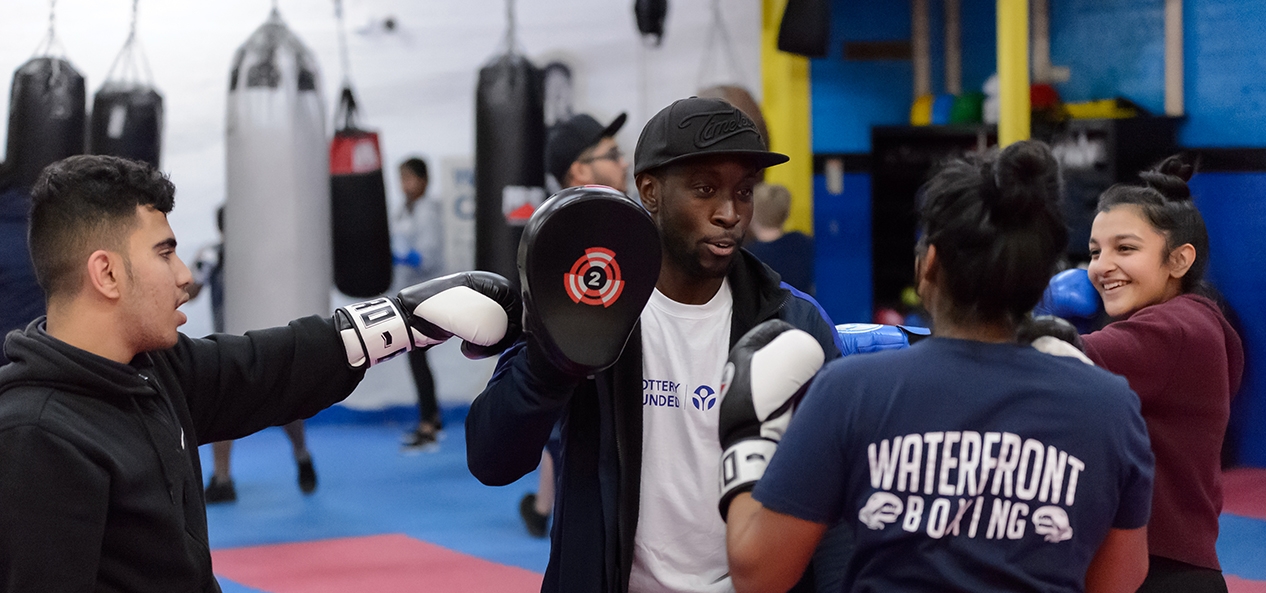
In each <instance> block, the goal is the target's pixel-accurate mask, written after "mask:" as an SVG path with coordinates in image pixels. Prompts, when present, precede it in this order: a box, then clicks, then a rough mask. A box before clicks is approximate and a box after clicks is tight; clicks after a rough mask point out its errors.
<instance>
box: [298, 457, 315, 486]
mask: <svg viewBox="0 0 1266 593" xmlns="http://www.w3.org/2000/svg"><path fill="white" fill-rule="evenodd" d="M298 464H299V490H302V491H303V493H304V494H312V492H313V491H314V490H316V487H317V477H316V468H315V467H312V457H308V458H307V459H304V460H303V461H300V462H298Z"/></svg>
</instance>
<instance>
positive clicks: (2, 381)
mask: <svg viewBox="0 0 1266 593" xmlns="http://www.w3.org/2000/svg"><path fill="white" fill-rule="evenodd" d="M43 327H44V319H43V318H40V319H37V320H36V321H35V322H33V323H32V324H31V325H30V326H28V327H27V328H26V330H24V331H14V332H12V333H10V334H9V336H8V337H7V339H6V341H5V353H6V354H7V355H8V357H9V359H10V360H12V361H13V362H12V363H10V364H8V365H5V366H4V367H0V592H10V591H13V592H17V591H22V592H28V591H40V592H55V591H128V592H138V593H139V592H150V591H153V592H162V593H175V592H183V591H204V592H205V591H212V592H215V591H219V590H220V587H219V585H218V584H217V583H216V581H215V577H214V576H212V573H211V552H210V548H209V547H208V544H207V520H206V505H205V503H204V501H203V498H202V496H203V494H202V492H203V491H202V487H203V486H202V466H201V463H200V460H199V458H198V445H201V444H204V443H209V442H214V441H221V440H229V439H236V438H241V437H244V436H246V435H248V434H251V433H253V432H256V431H258V430H261V429H263V428H265V427H268V426H277V425H282V424H285V423H287V422H290V421H292V420H295V419H298V418H307V417H310V416H312V415H313V414H316V413H317V412H318V411H320V410H322V409H324V408H326V407H328V406H330V405H332V404H334V403H336V402H338V401H340V400H342V399H343V398H345V397H347V395H348V394H350V393H351V392H352V389H354V388H355V387H356V384H357V383H358V382H359V381H360V379H361V377H363V376H364V372H363V371H352V370H349V369H348V368H347V362H346V360H347V359H346V354H345V353H344V350H343V345H342V342H341V341H340V340H339V338H338V334H337V333H336V332H335V330H334V327H333V325H332V323H331V321H330V320H328V319H321V318H319V317H307V318H303V319H299V320H296V321H292V322H291V323H290V324H289V325H288V326H285V327H277V328H272V329H267V330H260V331H254V332H247V334H246V335H245V336H230V335H215V336H212V337H210V338H208V339H191V338H189V337H187V336H184V335H181V336H180V337H179V340H178V342H177V343H176V345H175V347H173V348H170V349H167V350H160V351H154V352H148V353H144V354H141V355H139V356H137V357H136V358H135V359H133V360H132V362H131V363H130V364H120V363H117V362H114V361H111V360H107V359H105V358H102V357H100V356H96V355H94V354H91V353H89V352H86V351H83V350H80V349H78V348H75V347H73V346H70V345H68V344H66V343H64V342H61V341H60V340H57V339H54V338H52V337H50V336H49V335H48V334H47V333H45V332H44V329H43Z"/></svg>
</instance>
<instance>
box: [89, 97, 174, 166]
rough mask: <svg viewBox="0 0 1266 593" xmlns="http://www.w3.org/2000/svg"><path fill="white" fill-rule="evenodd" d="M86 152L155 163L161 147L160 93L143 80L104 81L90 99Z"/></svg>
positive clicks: (161, 116) (161, 109)
mask: <svg viewBox="0 0 1266 593" xmlns="http://www.w3.org/2000/svg"><path fill="white" fill-rule="evenodd" d="M91 130H92V132H91V135H90V136H89V138H90V146H89V152H91V153H92V154H108V155H113V156H119V157H124V158H129V159H134V160H138V161H145V162H147V163H149V164H151V165H154V167H158V155H159V152H160V151H161V149H162V135H163V96H162V95H160V94H158V91H157V90H155V89H154V88H153V87H151V86H149V85H146V84H135V83H123V82H115V81H107V82H106V83H105V84H103V85H101V90H98V91H97V94H96V96H95V97H94V98H93V101H92V124H91Z"/></svg>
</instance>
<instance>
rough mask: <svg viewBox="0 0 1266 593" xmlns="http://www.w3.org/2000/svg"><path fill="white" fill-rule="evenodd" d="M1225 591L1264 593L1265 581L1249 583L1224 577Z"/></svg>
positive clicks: (1235, 577) (1231, 576)
mask: <svg viewBox="0 0 1266 593" xmlns="http://www.w3.org/2000/svg"><path fill="white" fill-rule="evenodd" d="M1226 589H1227V591H1229V592H1230V593H1266V581H1250V580H1248V579H1241V578H1240V577H1237V576H1234V575H1226Z"/></svg>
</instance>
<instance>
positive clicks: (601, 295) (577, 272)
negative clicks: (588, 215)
mask: <svg viewBox="0 0 1266 593" xmlns="http://www.w3.org/2000/svg"><path fill="white" fill-rule="evenodd" d="M563 283H564V285H565V286H566V288H567V296H569V297H571V300H572V302H574V303H584V304H586V305H602V306H603V307H610V306H611V305H614V304H615V302H616V301H617V300H619V298H620V293H621V292H623V291H624V280H623V279H622V278H621V277H620V266H619V264H616V263H615V252H614V251H611V250H610V249H605V248H602V247H590V248H589V249H586V250H585V254H584V255H582V256H580V259H578V260H576V263H574V264H572V266H571V271H569V272H567V273H566V274H564V275H563Z"/></svg>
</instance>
